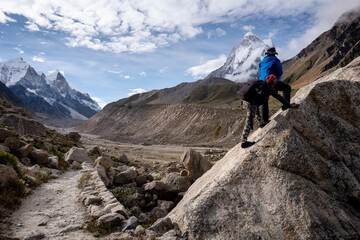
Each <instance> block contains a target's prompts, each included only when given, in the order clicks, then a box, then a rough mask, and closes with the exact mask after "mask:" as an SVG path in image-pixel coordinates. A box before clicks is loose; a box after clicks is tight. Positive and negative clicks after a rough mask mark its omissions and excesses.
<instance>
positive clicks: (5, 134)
mask: <svg viewBox="0 0 360 240" xmlns="http://www.w3.org/2000/svg"><path fill="white" fill-rule="evenodd" d="M16 135H17V134H16V133H14V132H13V131H10V130H7V129H5V128H0V142H4V141H5V139H7V138H9V137H16Z"/></svg>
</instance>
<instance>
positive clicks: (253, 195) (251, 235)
mask: <svg viewBox="0 0 360 240" xmlns="http://www.w3.org/2000/svg"><path fill="white" fill-rule="evenodd" d="M359 76H360V58H357V59H355V60H354V61H353V62H352V63H351V64H349V65H348V66H346V67H345V68H343V69H339V70H337V71H336V72H334V73H333V74H331V75H329V76H327V77H324V78H321V79H319V80H317V81H315V82H314V83H312V84H310V85H308V86H305V87H303V88H301V89H300V90H299V91H298V92H297V93H296V95H295V97H294V98H293V101H294V102H296V103H299V104H300V108H299V109H295V110H294V109H290V110H286V111H284V112H281V111H279V112H278V113H276V114H275V115H274V116H272V118H271V122H270V123H269V124H268V125H266V126H265V128H263V129H258V130H256V131H255V132H254V133H253V134H252V135H251V136H250V140H252V141H256V144H255V145H254V146H253V147H251V148H248V149H242V148H241V146H240V144H239V145H237V146H235V147H234V148H233V149H231V150H230V151H229V152H228V153H227V154H226V155H225V157H224V158H223V159H222V160H220V161H219V162H217V163H216V164H215V165H214V166H213V167H212V168H211V169H210V170H209V171H208V172H206V173H205V174H204V175H203V176H202V177H201V178H199V179H198V180H197V181H196V182H195V183H194V184H193V185H192V186H191V187H190V189H189V190H188V191H187V193H186V194H185V196H184V198H183V199H182V201H180V203H179V204H178V205H177V207H176V208H175V209H174V210H173V211H172V212H171V213H170V214H169V217H170V218H171V220H172V222H173V223H175V224H177V225H178V226H179V228H180V230H181V231H183V232H187V234H188V237H189V239H359V238H360V208H359V206H360V177H359V176H360V155H359V153H360V147H359V146H360V122H359V121H358V120H359V118H360V107H359V105H360V100H359V94H358V93H359V92H360V78H359Z"/></svg>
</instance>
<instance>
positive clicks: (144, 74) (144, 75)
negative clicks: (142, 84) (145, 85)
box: [139, 72, 147, 77]
mask: <svg viewBox="0 0 360 240" xmlns="http://www.w3.org/2000/svg"><path fill="white" fill-rule="evenodd" d="M139 74H140V75H141V76H143V77H146V75H147V73H146V72H141V73H139Z"/></svg>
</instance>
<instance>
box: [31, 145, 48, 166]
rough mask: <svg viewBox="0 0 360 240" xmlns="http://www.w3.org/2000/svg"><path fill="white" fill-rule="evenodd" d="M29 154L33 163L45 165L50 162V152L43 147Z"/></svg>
mask: <svg viewBox="0 0 360 240" xmlns="http://www.w3.org/2000/svg"><path fill="white" fill-rule="evenodd" d="M29 156H30V159H31V162H32V163H33V164H38V165H40V166H45V165H46V164H47V162H48V157H49V153H48V152H47V151H45V150H43V149H35V150H33V151H32V152H31V153H30V155H29Z"/></svg>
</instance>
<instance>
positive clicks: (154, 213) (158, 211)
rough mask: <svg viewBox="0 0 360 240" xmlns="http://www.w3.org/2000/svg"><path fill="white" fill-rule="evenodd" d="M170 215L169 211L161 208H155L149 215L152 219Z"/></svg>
mask: <svg viewBox="0 0 360 240" xmlns="http://www.w3.org/2000/svg"><path fill="white" fill-rule="evenodd" d="M167 214H168V211H166V210H165V209H163V208H161V207H154V208H153V209H152V210H151V211H150V212H149V213H148V216H149V217H150V218H163V217H165V216H166V215H167Z"/></svg>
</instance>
